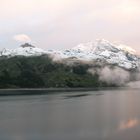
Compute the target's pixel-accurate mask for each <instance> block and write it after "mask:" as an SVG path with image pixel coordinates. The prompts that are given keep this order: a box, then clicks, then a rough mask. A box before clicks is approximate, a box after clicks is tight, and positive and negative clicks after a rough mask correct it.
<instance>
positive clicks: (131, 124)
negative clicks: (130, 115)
mask: <svg viewBox="0 0 140 140" xmlns="http://www.w3.org/2000/svg"><path fill="white" fill-rule="evenodd" d="M137 125H139V121H138V119H129V120H127V121H123V122H121V124H120V127H119V129H120V130H125V129H129V128H133V127H135V126H137Z"/></svg>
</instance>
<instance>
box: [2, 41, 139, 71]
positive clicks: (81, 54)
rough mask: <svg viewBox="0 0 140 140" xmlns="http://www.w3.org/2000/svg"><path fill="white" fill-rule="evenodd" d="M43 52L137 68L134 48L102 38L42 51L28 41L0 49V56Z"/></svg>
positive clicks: (56, 56)
mask: <svg viewBox="0 0 140 140" xmlns="http://www.w3.org/2000/svg"><path fill="white" fill-rule="evenodd" d="M43 54H49V55H52V56H53V57H55V58H56V59H57V58H59V59H67V58H75V59H77V60H84V61H96V60H97V61H105V62H106V63H108V64H115V65H118V66H119V67H122V68H125V69H137V68H138V67H139V58H138V57H137V56H136V54H135V50H133V49H132V48H131V47H128V46H125V45H115V44H112V43H110V42H109V41H106V40H103V39H102V40H96V41H95V42H89V43H83V44H80V45H78V46H76V47H74V48H72V49H67V50H64V51H54V50H48V51H44V50H43V49H40V48H37V47H34V46H32V45H30V44H28V43H25V44H24V45H21V46H20V47H19V48H17V49H14V50H9V49H3V50H2V51H0V56H6V57H13V56H20V55H22V56H40V55H43Z"/></svg>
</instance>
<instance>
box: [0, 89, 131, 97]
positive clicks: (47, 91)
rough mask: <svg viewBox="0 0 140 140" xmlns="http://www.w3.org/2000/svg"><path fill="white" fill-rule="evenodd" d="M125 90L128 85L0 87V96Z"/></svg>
mask: <svg viewBox="0 0 140 140" xmlns="http://www.w3.org/2000/svg"><path fill="white" fill-rule="evenodd" d="M123 89H124V90H126V89H129V87H102V88H101V87H100V88H18V89H0V96H15V95H17V96H18V95H45V94H52V93H61V92H86V91H102V90H123Z"/></svg>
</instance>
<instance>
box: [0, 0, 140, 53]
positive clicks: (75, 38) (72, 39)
mask: <svg viewBox="0 0 140 140" xmlns="http://www.w3.org/2000/svg"><path fill="white" fill-rule="evenodd" d="M0 22H1V24H0V31H1V32H0V36H1V39H0V47H1V48H2V47H9V48H12V47H17V45H18V44H20V43H18V42H19V41H20V42H22V41H25V38H27V39H28V40H32V41H31V42H33V43H34V44H36V45H37V46H38V47H42V48H44V49H63V48H70V47H74V46H75V45H77V44H79V43H81V42H88V41H94V40H95V39H98V38H99V39H100V38H104V39H106V40H109V41H111V42H118V43H121V44H126V45H129V46H131V47H133V48H134V49H136V50H137V51H138V52H140V47H139V46H140V36H139V34H140V30H139V25H140V1H139V0H4V1H3V0H0ZM15 37H17V38H18V39H16V38H15ZM22 37H24V39H22Z"/></svg>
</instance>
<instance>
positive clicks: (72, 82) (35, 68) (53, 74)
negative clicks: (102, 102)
mask: <svg viewBox="0 0 140 140" xmlns="http://www.w3.org/2000/svg"><path fill="white" fill-rule="evenodd" d="M88 68H89V65H87V64H84V65H83V64H80V63H79V64H77V65H66V64H64V63H57V62H54V61H52V59H51V58H49V57H48V56H47V55H44V56H36V57H21V56H20V57H12V58H4V57H3V58H2V57H1V58H0V88H49V87H99V86H107V85H106V84H105V83H103V82H100V81H99V80H98V79H99V77H98V75H97V74H95V75H94V76H93V75H91V74H90V73H88V72H87V70H88Z"/></svg>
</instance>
